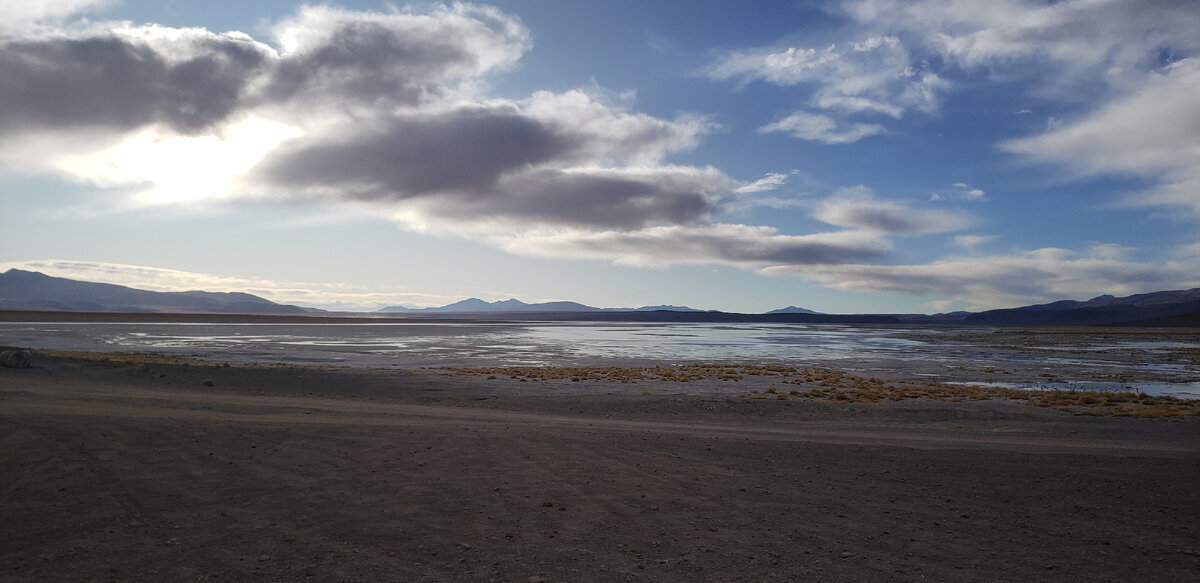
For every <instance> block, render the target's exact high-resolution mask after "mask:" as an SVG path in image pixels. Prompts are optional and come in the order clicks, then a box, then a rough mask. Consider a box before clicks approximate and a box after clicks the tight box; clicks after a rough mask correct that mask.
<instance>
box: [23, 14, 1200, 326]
mask: <svg viewBox="0 0 1200 583" xmlns="http://www.w3.org/2000/svg"><path fill="white" fill-rule="evenodd" d="M0 11H3V12H4V13H5V14H6V15H7V16H6V19H5V22H4V23H2V24H0V45H3V46H0V55H3V57H0V79H3V80H4V81H3V83H0V196H2V197H3V201H4V207H5V210H4V212H3V213H2V214H0V269H3V268H9V267H18V268H24V269H35V270H39V271H43V272H45V273H49V274H52V275H59V276H64V277H74V278H78V279H87V280H92V281H106V282H111V283H120V284H125V285H133V286H137V287H143V288H147V289H156V290H182V289H208V290H214V291H248V292H251V293H256V294H259V295H262V296H264V297H267V298H269V299H272V300H276V301H281V302H287V303H297V304H301V305H309V306H317V307H323V308H330V309H356V310H363V309H375V308H378V307H381V306H385V305H397V304H402V305H410V306H428V305H442V304H446V303H450V302H452V301H456V300H459V299H463V298H466V297H471V296H474V297H480V298H483V299H487V300H500V299H506V298H510V297H517V298H520V299H523V300H525V301H530V302H532V301H543V300H559V299H569V300H575V301H580V302H583V303H587V304H590V305H596V306H604V307H619V306H639V305H647V304H661V303H671V304H686V305H691V306H693V307H699V308H707V309H721V310H727V311H743V312H761V311H766V310H770V309H774V308H778V307H783V306H786V305H799V306H803V307H807V308H810V309H815V310H819V311H824V312H831V313H845V312H937V311H948V310H956V309H984V308H992V307H1004V306H1014V305H1022V304H1029V303H1037V302H1042V301H1052V300H1057V299H1063V298H1074V299H1086V298H1088V297H1092V296H1095V295H1100V294H1104V293H1111V294H1115V295H1127V294H1132V293H1141V292H1148V291H1155V290H1161V289H1179V288H1189V287H1197V286H1200V37H1197V35H1196V34H1195V32H1196V31H1197V30H1200V5H1198V4H1196V3H1195V2H1187V1H1178V2H1171V1H1163V2H1153V3H1148V2H1137V1H1119V0H1108V1H1091V0H1088V1H1077V0H1075V1H1072V0H1067V1H1061V2H1050V3H1047V2H1027V1H1021V0H1000V1H993V2H970V1H962V0H922V1H913V2H901V1H896V0H860V1H851V2H816V1H801V2H755V3H725V2H623V1H608V2H570V3H566V2H541V1H535V0H527V1H511V2H495V3H488V4H412V5H397V4H385V3H380V2H343V3H340V4H320V5H318V4H311V5H304V4H297V3H292V2H253V3H251V2H219V1H208V2H182V1H175V2H161V1H160V2H148V1H147V2H142V1H133V0H126V1H119V0H114V1H96V0H55V1H48V2H40V3H27V2H14V1H9V0H3V1H0Z"/></svg>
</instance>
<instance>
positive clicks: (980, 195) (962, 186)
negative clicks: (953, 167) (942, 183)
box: [929, 182, 987, 201]
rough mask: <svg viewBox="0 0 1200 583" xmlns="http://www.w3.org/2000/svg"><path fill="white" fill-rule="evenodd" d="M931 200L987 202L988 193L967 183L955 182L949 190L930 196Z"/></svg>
mask: <svg viewBox="0 0 1200 583" xmlns="http://www.w3.org/2000/svg"><path fill="white" fill-rule="evenodd" d="M929 200H931V201H943V200H965V201H984V200H987V193H986V192H984V191H983V189H980V188H975V187H973V186H971V185H970V184H967V183H965V182H955V183H954V184H951V185H950V188H949V189H947V190H944V191H940V192H935V193H933V194H931V195H929Z"/></svg>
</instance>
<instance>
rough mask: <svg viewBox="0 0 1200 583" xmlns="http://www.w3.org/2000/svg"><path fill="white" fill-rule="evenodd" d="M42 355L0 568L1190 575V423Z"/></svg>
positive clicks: (509, 577)
mask: <svg viewBox="0 0 1200 583" xmlns="http://www.w3.org/2000/svg"><path fill="white" fill-rule="evenodd" d="M37 363H38V366H37V367H36V368H31V369H0V523H2V524H3V525H4V528H2V529H0V581H130V580H148V581H520V582H528V581H545V582H551V581H629V580H640V581H806V580H809V581H920V580H928V581H1046V580H1054V581H1184V580H1188V579H1189V578H1191V577H1194V576H1195V574H1196V573H1197V572H1200V542H1198V541H1200V497H1197V495H1196V486H1197V484H1200V417H1188V418H1174V419H1132V418H1111V417H1084V416H1075V415H1071V414H1068V413H1064V412H1060V411H1056V410H1053V409H1046V408H1038V407H1031V406H1028V405H1025V404H1022V403H1018V402H1011V401H1003V400H991V401H974V402H963V403H945V402H935V401H926V400H911V401H902V402H899V403H892V404H887V405H853V404H827V403H816V402H790V401H785V402H778V401H773V400H751V399H739V398H737V397H736V396H733V393H734V392H737V391H732V390H725V391H722V390H715V389H712V387H709V388H708V389H706V388H705V387H703V386H696V387H690V388H684V389H681V388H680V387H681V386H684V387H686V386H687V385H680V384H678V383H655V382H642V383H638V384H622V383H611V382H600V381H588V382H586V383H582V384H581V383H574V384H570V383H561V384H555V383H537V382H532V383H519V382H518V381H515V380H509V379H505V378H500V379H492V380H486V379H481V378H478V377H474V376H448V375H443V374H438V373H434V372H431V371H426V372H412V371H408V372H401V371H388V372H378V371H363V370H314V369H294V368H243V367H228V368H209V367H199V366H182V365H178V364H165V363H154V362H150V363H138V362H135V363H130V364H126V363H124V362H121V361H120V360H116V361H111V362H99V361H95V360H84V359H72V358H62V357H46V356H41V357H40V358H38V360H37ZM206 380H207V381H209V383H205V382H204V381H206ZM209 384H211V386H209ZM689 389H690V390H689ZM710 389H712V390H710ZM738 390H741V389H740V388H739V389H738ZM685 391H686V392H688V394H686V395H682V394H679V393H681V392H685ZM643 392H645V393H646V394H643ZM726 393H728V394H726Z"/></svg>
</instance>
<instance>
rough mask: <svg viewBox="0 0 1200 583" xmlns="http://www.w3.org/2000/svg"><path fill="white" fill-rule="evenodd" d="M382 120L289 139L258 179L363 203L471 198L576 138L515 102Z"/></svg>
mask: <svg viewBox="0 0 1200 583" xmlns="http://www.w3.org/2000/svg"><path fill="white" fill-rule="evenodd" d="M381 123H382V127H377V128H365V127H362V126H360V125H355V126H352V127H351V128H349V129H347V131H346V132H345V133H344V134H343V135H341V136H337V137H329V136H326V135H316V136H313V137H311V138H301V139H297V140H294V141H292V142H289V143H287V144H284V145H283V146H281V147H280V148H278V149H277V150H276V151H274V152H272V154H271V155H270V156H268V157H267V158H266V159H265V160H263V162H262V163H261V164H260V165H259V168H258V170H257V177H258V178H259V179H261V180H263V181H265V182H266V183H268V184H272V185H276V186H284V187H288V188H292V189H301V190H304V189H307V190H315V191H321V192H329V191H335V192H337V193H339V195H341V196H349V197H352V198H357V199H364V200H401V199H407V198H412V197H416V196H420V195H425V194H430V193H451V194H457V195H460V196H465V195H467V194H465V193H476V192H479V191H480V189H489V188H491V187H492V186H493V185H494V184H495V183H496V181H497V180H498V179H499V177H500V176H501V175H502V174H504V173H505V172H510V171H513V170H516V169H519V168H524V167H527V166H529V165H532V164H537V163H540V162H544V161H546V160H548V159H550V158H552V157H554V156H556V155H562V154H563V153H564V152H567V151H570V150H571V148H572V147H573V144H572V140H571V139H569V138H567V137H565V136H563V135H560V134H559V133H557V132H555V131H553V130H552V129H551V128H549V127H546V126H545V125H543V124H541V123H538V122H537V121H535V120H532V119H530V118H528V117H526V116H524V115H522V114H521V113H519V112H518V111H517V110H516V109H515V108H511V107H501V108H465V109H460V110H455V111H451V112H448V113H442V114H436V115H421V116H407V117H400V118H391V119H387V120H386V121H383V122H381ZM471 196H475V195H471ZM478 196H484V195H483V194H479V195H478Z"/></svg>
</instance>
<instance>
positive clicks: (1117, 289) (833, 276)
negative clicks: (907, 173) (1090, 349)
mask: <svg viewBox="0 0 1200 583" xmlns="http://www.w3.org/2000/svg"><path fill="white" fill-rule="evenodd" d="M763 272H764V273H766V274H768V275H790V276H796V277H800V278H802V279H806V280H809V281H813V282H817V283H821V284H824V285H827V286H830V287H833V288H836V289H845V290H855V291H879V292H899V293H906V294H916V295H925V296H932V297H936V298H943V299H944V298H949V299H953V300H957V301H960V302H963V303H965V304H967V305H970V306H973V307H974V308H975V309H988V308H999V307H1012V306H1019V305H1024V304H1029V303H1032V302H1038V301H1055V300H1060V299H1063V298H1076V299H1087V298H1091V297H1094V296H1097V295H1100V294H1103V293H1110V294H1113V295H1117V296H1122V295H1130V294H1137V293H1146V292H1151V291H1159V290H1164V289H1181V288H1192V287H1197V286H1200V276H1198V275H1197V274H1200V264H1197V263H1195V262H1190V263H1185V262H1168V263H1166V264H1161V265H1154V264H1147V263H1138V262H1134V261H1129V260H1126V259H1123V258H1121V257H1114V256H1113V255H1112V254H1111V249H1109V248H1108V246H1100V248H1097V249H1093V250H1090V251H1088V252H1086V253H1078V252H1074V251H1070V250H1067V249H1058V248H1043V249H1036V250H1033V251H1029V252H1026V253H1020V254H1015V255H993V256H972V257H950V258H946V259H942V260H939V261H934V262H932V263H927V264H920V265H863V264H843V265H813V266H804V267H791V266H780V267H770V268H767V269H764V270H763Z"/></svg>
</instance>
